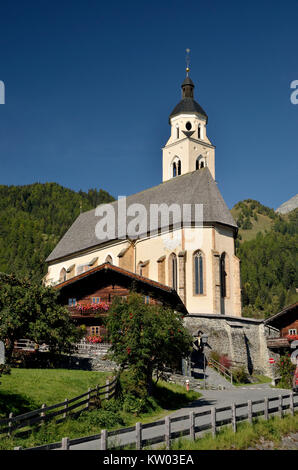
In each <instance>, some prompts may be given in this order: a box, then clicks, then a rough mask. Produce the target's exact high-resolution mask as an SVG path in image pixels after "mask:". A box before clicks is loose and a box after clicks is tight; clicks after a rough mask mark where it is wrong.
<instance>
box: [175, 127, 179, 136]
mask: <svg viewBox="0 0 298 470" xmlns="http://www.w3.org/2000/svg"><path fill="white" fill-rule="evenodd" d="M176 138H177V139H179V127H178V126H177V127H176Z"/></svg>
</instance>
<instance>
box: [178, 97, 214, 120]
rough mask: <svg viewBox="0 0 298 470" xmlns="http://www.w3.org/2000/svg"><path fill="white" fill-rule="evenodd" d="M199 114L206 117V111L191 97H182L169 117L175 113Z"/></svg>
mask: <svg viewBox="0 0 298 470" xmlns="http://www.w3.org/2000/svg"><path fill="white" fill-rule="evenodd" d="M184 113H186V114H188V113H189V114H199V115H200V116H204V117H205V118H206V119H208V116H207V114H206V112H205V111H204V110H203V108H202V106H200V105H199V103H197V102H196V101H195V100H194V99H193V98H182V100H181V101H179V103H178V104H177V105H176V106H175V108H174V109H173V111H172V112H171V114H170V119H171V118H172V117H173V116H176V115H177V114H184Z"/></svg>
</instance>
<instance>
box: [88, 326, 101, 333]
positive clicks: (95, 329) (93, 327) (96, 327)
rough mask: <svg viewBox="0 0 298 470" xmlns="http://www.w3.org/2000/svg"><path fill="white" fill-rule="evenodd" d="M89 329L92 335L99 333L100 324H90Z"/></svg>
mask: <svg viewBox="0 0 298 470" xmlns="http://www.w3.org/2000/svg"><path fill="white" fill-rule="evenodd" d="M90 331H91V334H92V335H99V333H100V326H91V327H90Z"/></svg>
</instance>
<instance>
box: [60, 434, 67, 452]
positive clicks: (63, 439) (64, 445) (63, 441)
mask: <svg viewBox="0 0 298 470" xmlns="http://www.w3.org/2000/svg"><path fill="white" fill-rule="evenodd" d="M61 449H62V450H69V437H62V441H61Z"/></svg>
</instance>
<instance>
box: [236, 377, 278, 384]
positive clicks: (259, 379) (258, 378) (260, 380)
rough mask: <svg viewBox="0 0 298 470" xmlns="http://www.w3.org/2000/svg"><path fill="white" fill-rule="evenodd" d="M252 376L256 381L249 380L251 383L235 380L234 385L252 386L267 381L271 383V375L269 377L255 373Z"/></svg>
mask: <svg viewBox="0 0 298 470" xmlns="http://www.w3.org/2000/svg"><path fill="white" fill-rule="evenodd" d="M252 378H253V379H254V380H255V382H249V383H237V382H235V383H234V385H235V387H250V386H252V387H253V386H254V385H258V384H265V383H271V382H272V379H271V378H270V377H267V376H266V375H253V376H252Z"/></svg>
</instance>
